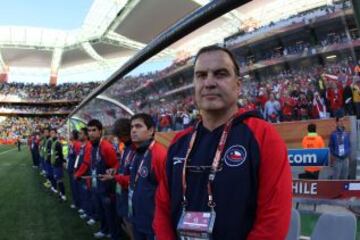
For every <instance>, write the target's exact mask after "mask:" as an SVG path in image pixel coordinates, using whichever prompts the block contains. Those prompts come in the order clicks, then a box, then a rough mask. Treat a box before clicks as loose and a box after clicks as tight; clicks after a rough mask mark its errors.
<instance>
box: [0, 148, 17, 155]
mask: <svg viewBox="0 0 360 240" xmlns="http://www.w3.org/2000/svg"><path fill="white" fill-rule="evenodd" d="M15 149H16V148H13V149H10V150H7V151H5V152H1V153H0V155H3V154H5V153H7V152H10V151H13V150H15Z"/></svg>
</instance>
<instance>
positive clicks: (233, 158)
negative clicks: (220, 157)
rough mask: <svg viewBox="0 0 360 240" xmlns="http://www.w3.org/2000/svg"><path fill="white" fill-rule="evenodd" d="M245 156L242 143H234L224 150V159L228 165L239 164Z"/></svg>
mask: <svg viewBox="0 0 360 240" xmlns="http://www.w3.org/2000/svg"><path fill="white" fill-rule="evenodd" d="M246 157H247V151H246V149H245V148H244V147H243V146H242V145H234V146H231V147H229V148H228V150H226V152H225V155H224V160H225V163H226V165H227V166H229V167H239V166H241V165H242V164H243V163H244V162H245V160H246Z"/></svg>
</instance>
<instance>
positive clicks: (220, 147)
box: [182, 114, 237, 210]
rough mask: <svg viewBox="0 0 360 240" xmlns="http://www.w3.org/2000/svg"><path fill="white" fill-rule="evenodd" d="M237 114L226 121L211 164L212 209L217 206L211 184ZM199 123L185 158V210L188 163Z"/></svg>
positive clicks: (184, 206) (208, 189) (209, 199)
mask: <svg viewBox="0 0 360 240" xmlns="http://www.w3.org/2000/svg"><path fill="white" fill-rule="evenodd" d="M236 116H237V114H236V115H234V116H232V117H231V118H230V119H229V120H228V121H227V122H226V124H225V127H224V130H223V132H222V135H221V138H220V141H219V143H218V146H217V148H216V152H215V156H214V159H213V162H212V164H211V171H210V174H209V179H208V184H207V191H208V206H209V207H210V208H211V209H212V210H213V209H214V207H215V202H214V198H213V191H212V187H211V185H212V183H213V182H214V180H215V175H216V172H217V170H218V167H219V163H220V159H221V154H222V152H223V151H224V148H225V143H226V139H227V138H228V135H229V131H230V128H231V126H232V122H233V120H234V118H235V117H236ZM199 124H200V122H198V123H197V124H196V127H195V131H194V132H193V134H192V136H191V139H190V143H189V147H188V150H187V152H186V156H185V160H184V166H183V171H182V190H183V202H182V204H183V208H184V210H185V208H186V205H187V199H186V189H187V183H186V168H187V163H188V160H189V156H190V153H191V151H192V149H193V147H194V143H195V139H196V136H197V131H198V127H199Z"/></svg>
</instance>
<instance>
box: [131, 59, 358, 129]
mask: <svg viewBox="0 0 360 240" xmlns="http://www.w3.org/2000/svg"><path fill="white" fill-rule="evenodd" d="M359 72H360V65H359V64H357V63H356V62H354V61H351V60H348V59H345V60H342V61H338V62H333V63H327V64H325V65H316V64H314V65H311V67H307V68H297V69H296V68H292V69H290V70H283V71H280V72H278V73H273V74H269V75H266V77H261V78H255V77H253V78H252V77H251V76H250V79H244V80H243V86H242V90H241V93H240V96H239V106H240V107H243V108H246V109H248V110H255V109H256V110H258V111H260V112H261V113H262V114H263V117H264V118H265V119H266V120H268V121H271V122H280V121H298V120H307V119H319V118H328V117H334V116H336V115H337V114H345V115H355V114H356V115H357V116H359V115H360V78H359ZM186 83H187V84H188V85H189V86H191V85H192V79H187V80H186V81H185V84H186ZM189 89H191V87H190V88H189ZM192 96H193V92H192V91H191V90H187V91H182V92H180V93H176V94H173V95H170V96H169V97H167V98H166V97H165V98H159V99H156V100H154V101H149V95H144V96H143V98H142V99H141V100H138V101H137V102H135V104H134V102H132V105H131V106H132V107H133V108H132V109H135V111H138V112H141V111H146V112H150V113H151V114H152V116H153V118H154V120H155V122H156V123H157V126H158V129H159V130H164V131H167V130H179V129H182V128H184V127H186V126H187V125H188V124H189V123H191V122H194V121H195V120H196V119H197V118H198V112H197V110H196V106H195V103H194V100H193V98H192Z"/></svg>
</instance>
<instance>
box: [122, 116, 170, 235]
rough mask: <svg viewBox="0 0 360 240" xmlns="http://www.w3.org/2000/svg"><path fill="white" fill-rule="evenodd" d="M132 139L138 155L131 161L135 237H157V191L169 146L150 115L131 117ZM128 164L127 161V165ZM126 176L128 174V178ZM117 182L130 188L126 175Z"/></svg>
mask: <svg viewBox="0 0 360 240" xmlns="http://www.w3.org/2000/svg"><path fill="white" fill-rule="evenodd" d="M130 121H131V141H132V143H133V144H134V146H135V148H136V150H135V156H134V157H133V159H132V160H130V183H129V196H128V201H129V203H128V207H129V210H128V211H129V212H128V214H129V217H130V219H131V222H132V224H133V236H134V239H135V240H153V239H154V231H153V228H152V222H153V219H154V210H155V191H156V188H157V185H158V181H159V180H160V178H163V177H162V176H161V175H164V174H165V172H164V168H165V160H166V149H165V147H164V146H162V145H161V144H159V143H158V142H156V141H155V140H154V134H155V124H154V122H153V120H152V117H151V116H150V115H148V114H144V113H140V114H136V115H134V116H132V117H131V120H130ZM127 164H128V163H125V165H127ZM124 178H125V177H124ZM117 182H119V183H120V184H122V186H124V187H126V183H125V184H124V183H122V182H126V178H125V179H122V180H120V179H119V178H118V179H117Z"/></svg>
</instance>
